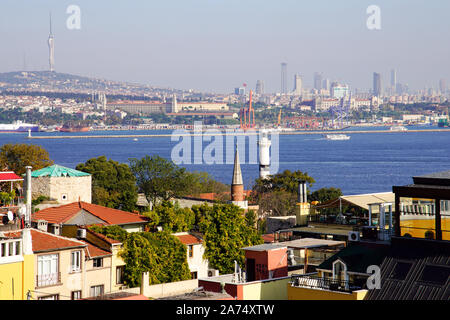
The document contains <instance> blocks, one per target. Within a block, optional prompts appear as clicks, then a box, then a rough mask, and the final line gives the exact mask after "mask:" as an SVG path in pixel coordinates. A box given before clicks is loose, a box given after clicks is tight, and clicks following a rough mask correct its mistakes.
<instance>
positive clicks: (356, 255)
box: [317, 242, 389, 273]
mask: <svg viewBox="0 0 450 320" xmlns="http://www.w3.org/2000/svg"><path fill="white" fill-rule="evenodd" d="M388 251H389V246H387V245H385V244H377V243H375V242H372V243H370V242H355V243H350V244H349V245H348V247H346V248H344V249H342V250H341V251H339V252H338V253H336V254H335V255H333V256H332V257H331V258H329V259H327V260H325V261H324V262H322V263H321V264H320V265H319V266H318V267H317V269H322V270H332V269H333V262H335V261H336V260H337V259H340V260H342V261H344V262H345V264H346V265H347V268H348V269H347V270H348V271H349V272H356V273H366V272H367V267H368V266H370V265H380V264H381V262H382V261H383V259H384V257H385V256H386V254H387V252H388Z"/></svg>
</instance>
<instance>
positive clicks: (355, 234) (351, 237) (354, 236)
mask: <svg viewBox="0 0 450 320" xmlns="http://www.w3.org/2000/svg"><path fill="white" fill-rule="evenodd" d="M348 241H359V231H350V232H349V233H348Z"/></svg>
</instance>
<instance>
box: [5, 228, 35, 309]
mask: <svg viewBox="0 0 450 320" xmlns="http://www.w3.org/2000/svg"><path fill="white" fill-rule="evenodd" d="M34 261H35V260H34V256H33V252H32V251H31V238H30V234H29V231H26V232H25V234H23V235H22V236H21V237H20V238H17V237H14V236H12V235H11V233H9V234H4V235H3V236H0V300H26V299H27V293H28V292H32V291H33V289H34ZM31 297H32V296H31ZM31 297H30V298H31Z"/></svg>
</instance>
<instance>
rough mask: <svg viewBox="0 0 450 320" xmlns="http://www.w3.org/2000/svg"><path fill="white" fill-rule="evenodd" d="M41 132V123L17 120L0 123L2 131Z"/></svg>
mask: <svg viewBox="0 0 450 320" xmlns="http://www.w3.org/2000/svg"><path fill="white" fill-rule="evenodd" d="M29 131H31V132H39V131H40V129H39V125H37V124H30V123H25V122H22V121H17V122H14V123H12V124H0V132H29Z"/></svg>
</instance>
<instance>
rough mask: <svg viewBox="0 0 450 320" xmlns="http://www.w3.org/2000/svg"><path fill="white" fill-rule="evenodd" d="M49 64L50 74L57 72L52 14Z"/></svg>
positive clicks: (49, 36)
mask: <svg viewBox="0 0 450 320" xmlns="http://www.w3.org/2000/svg"><path fill="white" fill-rule="evenodd" d="M47 42H48V63H49V65H50V72H53V71H55V68H54V65H55V39H54V38H53V33H52V14H51V13H50V34H49V35H48V40H47Z"/></svg>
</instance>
